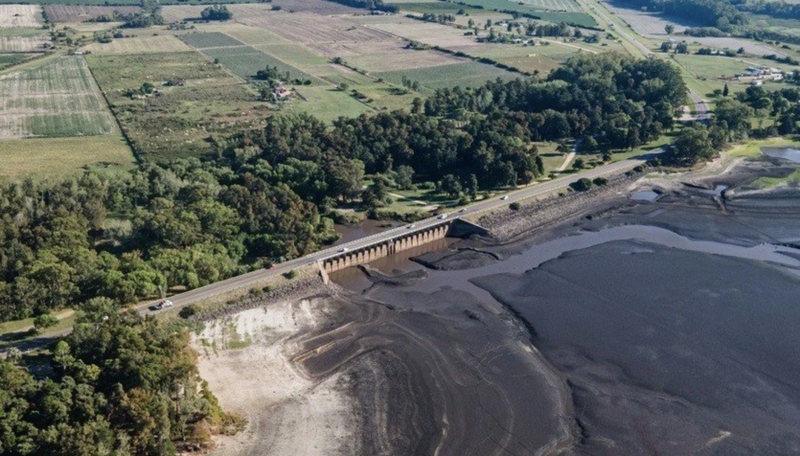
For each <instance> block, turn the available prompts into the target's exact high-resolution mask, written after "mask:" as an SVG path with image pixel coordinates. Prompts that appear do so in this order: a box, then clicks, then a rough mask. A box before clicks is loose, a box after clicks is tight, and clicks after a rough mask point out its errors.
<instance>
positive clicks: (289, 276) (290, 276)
mask: <svg viewBox="0 0 800 456" xmlns="http://www.w3.org/2000/svg"><path fill="white" fill-rule="evenodd" d="M283 276H284V277H286V278H287V279H289V280H292V279H294V278H295V277H297V271H295V270H294V269H292V270H291V271H289V272H286V273H284V274H283Z"/></svg>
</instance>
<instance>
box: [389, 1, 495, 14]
mask: <svg viewBox="0 0 800 456" xmlns="http://www.w3.org/2000/svg"><path fill="white" fill-rule="evenodd" d="M397 6H398V7H399V8H400V9H401V10H402V11H410V12H412V13H420V14H425V13H431V14H456V13H457V12H458V11H460V10H464V12H465V13H468V14H470V15H473V14H479V13H481V12H483V11H484V10H482V9H478V8H472V7H469V6H464V5H458V4H455V3H450V2H440V1H437V2H420V3H411V2H403V3H398V4H397Z"/></svg>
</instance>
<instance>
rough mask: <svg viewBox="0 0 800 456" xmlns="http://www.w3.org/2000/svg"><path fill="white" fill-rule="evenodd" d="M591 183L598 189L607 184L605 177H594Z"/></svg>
mask: <svg viewBox="0 0 800 456" xmlns="http://www.w3.org/2000/svg"><path fill="white" fill-rule="evenodd" d="M592 183H593V184H594V185H597V186H598V187H602V186H603V185H606V184H608V179H606V178H605V177H595V178H594V180H593V181H592Z"/></svg>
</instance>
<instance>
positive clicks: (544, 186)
mask: <svg viewBox="0 0 800 456" xmlns="http://www.w3.org/2000/svg"><path fill="white" fill-rule="evenodd" d="M659 152H660V151H653V152H650V153H649V154H648V155H647V156H642V158H634V159H630V160H625V161H621V162H618V163H613V164H609V165H604V166H599V167H597V168H594V169H591V170H588V171H584V172H582V173H578V174H572V175H569V176H566V177H561V178H558V179H553V180H551V181H547V182H544V183H540V184H535V185H532V186H529V187H526V188H524V189H521V190H516V191H514V192H511V193H508V194H507V195H506V196H507V198H506V199H501V197H495V198H492V199H489V200H485V201H480V202H478V203H475V204H472V205H470V206H467V207H465V208H464V209H463V212H457V213H455V214H452V215H450V216H449V217H463V216H466V215H474V214H478V213H481V212H486V211H490V210H493V209H497V208H499V207H502V206H505V205H508V204H510V203H513V202H515V201H521V200H525V199H528V198H532V197H536V196H541V195H545V194H547V193H551V192H554V191H557V190H563V189H565V188H566V187H568V186H569V184H571V183H573V182H575V181H577V180H578V179H581V178H584V177H585V178H589V179H594V178H595V177H600V176H607V175H612V174H619V173H622V172H625V171H628V170H631V169H633V168H634V167H636V166H638V165H641V164H643V163H644V162H645V161H646V157H649V156H650V155H652V154H655V153H659ZM440 223H442V219H440V218H438V217H431V218H428V219H425V220H421V221H419V222H416V223H414V224H413V228H409V227H410V226H412V225H406V226H402V227H398V228H393V229H390V230H386V231H382V232H380V233H377V234H373V235H371V236H366V237H363V238H360V239H356V240H353V241H350V242H347V243H345V244H339V245H337V246H336V247H330V248H327V249H324V250H320V251H318V252H315V253H312V254H309V255H306V256H304V257H302V258H298V259H296V260H292V261H288V262H285V263H280V264H277V265H275V267H274V268H273V269H260V270H257V271H253V272H249V273H247V274H244V275H240V276H237V277H233V278H231V279H227V280H223V281H221V282H217V283H214V284H211V285H206V286H204V287H201V288H196V289H194V290H191V291H187V292H185V293H181V294H178V295H175V296H173V297H171V298H170V300H171V301H172V302H173V303H174V304H175V306H176V307H180V306H184V305H187V304H190V303H193V302H197V301H200V300H203V299H206V298H210V297H212V296H215V295H218V294H221V293H225V292H228V291H231V290H235V289H238V288H244V287H247V286H248V285H252V284H254V283H257V282H260V281H263V280H265V279H268V278H270V277H274V276H277V275H279V274H284V273H286V272H289V271H291V270H293V269H296V268H298V267H301V266H307V265H313V264H314V263H315V262H317V261H320V260H324V259H326V258H329V257H332V256H335V255H337V254H338V253H339V252H340V251H342V250H344V249H348V250H356V249H360V248H363V247H367V246H369V245H373V244H378V243H381V242H384V241H387V240H390V239H393V238H395V237H397V236H399V235H402V234H405V233H409V232H414V231H419V230H424V229H426V228H429V227H431V226H434V225H437V224H440ZM139 308H140V309H143V310H146V309H147V305H144V304H143V305H141V306H139Z"/></svg>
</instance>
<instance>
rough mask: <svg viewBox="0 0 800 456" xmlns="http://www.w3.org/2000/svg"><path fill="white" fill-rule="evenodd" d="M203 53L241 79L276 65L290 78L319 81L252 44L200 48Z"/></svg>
mask: <svg viewBox="0 0 800 456" xmlns="http://www.w3.org/2000/svg"><path fill="white" fill-rule="evenodd" d="M202 52H203V54H205V55H207V56H208V57H210V58H212V59H217V60H218V61H219V63H221V64H222V65H224V66H225V68H228V69H229V70H230V71H231V72H232V73H233V74H235V75H236V76H239V77H240V78H242V79H250V78H252V77H253V76H255V74H256V73H257V72H258V70H263V69H264V68H265V67H267V66H269V67H277V68H278V70H280V71H288V72H289V76H290V77H291V78H292V79H295V78H297V79H303V80H305V79H311V80H312V82H319V80H318V79H317V78H315V77H314V76H312V75H310V74H308V73H305V72H303V71H301V70H299V69H297V68H295V67H293V66H291V65H288V64H286V63H284V62H283V61H281V60H278V59H276V58H275V57H272V56H270V55H267V54H265V53H264V52H262V51H259V50H258V49H256V48H254V47H252V46H234V47H225V48H210V49H204V50H202Z"/></svg>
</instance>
